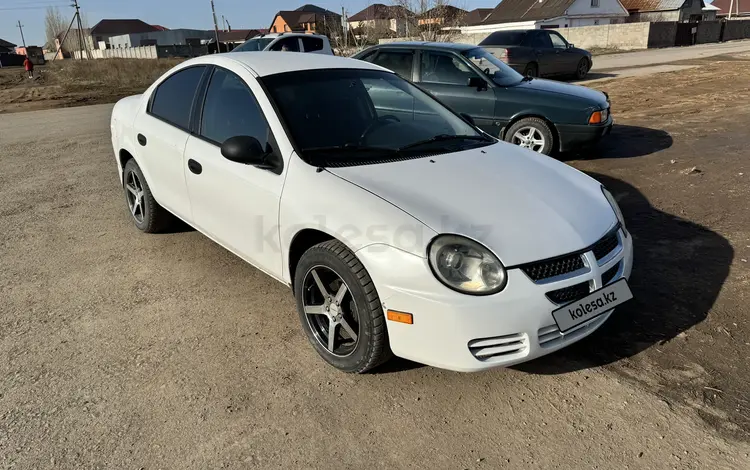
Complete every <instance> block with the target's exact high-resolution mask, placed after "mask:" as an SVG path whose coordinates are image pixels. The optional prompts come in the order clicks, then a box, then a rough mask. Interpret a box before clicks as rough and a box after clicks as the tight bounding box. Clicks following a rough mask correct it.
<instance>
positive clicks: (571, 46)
mask: <svg viewBox="0 0 750 470" xmlns="http://www.w3.org/2000/svg"><path fill="white" fill-rule="evenodd" d="M574 47H576V45H575V44H573V43H572V42H569V43H568V49H573V48H574Z"/></svg>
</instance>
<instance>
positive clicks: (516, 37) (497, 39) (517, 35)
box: [479, 31, 526, 46]
mask: <svg viewBox="0 0 750 470" xmlns="http://www.w3.org/2000/svg"><path fill="white" fill-rule="evenodd" d="M525 37H526V31H497V32H494V33H492V34H490V35H489V36H487V37H486V38H485V40H484V41H482V42H480V43H479V45H480V46H519V45H521V43H522V42H523V39H524V38H525Z"/></svg>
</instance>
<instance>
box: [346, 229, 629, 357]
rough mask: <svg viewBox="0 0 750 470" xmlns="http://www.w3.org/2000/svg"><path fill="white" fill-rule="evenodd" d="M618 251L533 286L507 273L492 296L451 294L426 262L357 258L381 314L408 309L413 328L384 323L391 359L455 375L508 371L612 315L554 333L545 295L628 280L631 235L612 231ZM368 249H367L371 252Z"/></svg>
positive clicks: (407, 257)
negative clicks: (610, 273) (374, 290)
mask: <svg viewBox="0 0 750 470" xmlns="http://www.w3.org/2000/svg"><path fill="white" fill-rule="evenodd" d="M618 240H619V242H618V246H617V248H615V249H614V250H613V251H612V252H611V253H610V254H609V255H607V256H606V257H604V258H602V259H601V260H600V261H597V260H596V258H595V257H594V255H593V254H592V252H588V253H586V254H585V255H584V259H585V260H586V261H585V263H586V268H587V269H586V272H584V273H581V271H577V272H576V273H572V274H571V276H568V277H566V276H558V277H556V278H552V279H550V280H544V281H538V282H534V281H532V280H531V279H530V278H529V277H528V276H527V275H526V274H524V272H523V271H522V270H521V269H509V270H508V285H507V287H506V288H505V289H504V290H503V291H502V292H500V293H498V294H495V295H491V296H471V295H465V294H460V293H457V292H454V291H452V290H450V289H448V288H447V287H445V286H443V285H442V284H440V283H439V282H438V281H437V280H436V279H435V278H434V276H433V275H432V274H431V273H430V268H429V266H428V265H427V260H426V259H424V258H420V257H417V256H414V255H411V254H407V253H404V252H402V251H399V250H397V249H395V248H390V247H384V246H382V245H380V246H378V249H377V250H370V249H368V248H364V249H362V250H360V251H358V252H357V256H358V257H359V258H360V260H361V261H362V262H363V264H364V265H365V267H366V268H367V270H368V272H369V273H370V276H371V277H372V279H373V281H374V283H375V286H376V287H377V290H378V294H379V295H380V299H381V301H382V302H383V308H384V309H386V310H387V309H391V310H398V311H401V312H408V313H411V314H412V315H413V324H411V325H409V324H404V323H396V322H392V321H387V322H386V323H387V328H388V336H389V340H390V346H391V349H392V351H393V353H394V354H395V355H396V356H399V357H403V358H405V359H409V360H412V361H415V362H419V363H423V364H427V365H431V366H435V367H439V368H443V369H449V370H455V371H461V372H473V371H480V370H485V369H490V368H493V367H507V366H511V365H514V364H518V363H521V362H526V361H529V360H531V359H534V358H537V357H540V356H543V355H545V354H549V353H551V352H553V351H557V350H558V349H561V348H564V347H565V346H568V345H570V344H572V343H574V342H576V341H578V340H580V339H582V338H584V337H586V336H588V335H589V334H591V333H592V332H594V331H595V330H596V329H597V328H598V327H599V326H601V325H602V324H603V323H604V322H605V321H606V320H607V318H609V316H610V315H611V313H612V311H609V312H607V313H605V314H603V315H600V316H598V317H596V318H593V319H591V320H589V321H588V322H586V323H583V324H581V325H578V326H577V327H576V328H575V329H573V330H571V331H568V332H566V333H565V334H564V335H563V334H562V333H560V331H559V329H558V328H557V326H556V324H555V321H554V319H553V318H552V311H553V310H555V309H556V308H559V305H556V304H554V303H552V301H550V300H549V299H548V298H547V297H546V295H545V294H546V293H548V292H550V291H553V290H557V289H561V288H564V287H569V286H574V285H576V284H580V283H583V282H588V283H589V286H590V289H591V290H595V289H598V288H600V287H602V274H603V273H605V272H606V271H608V270H609V269H611V268H613V267H615V266H618V270H617V274H616V275H615V276H614V278H612V280H611V281H610V283H611V282H614V281H616V280H617V279H621V278H623V277H625V278H629V277H630V273H631V270H632V266H633V245H632V237H631V236H630V235H627V236H626V235H625V232H624V231H623V230H619V232H618ZM371 248H372V247H371Z"/></svg>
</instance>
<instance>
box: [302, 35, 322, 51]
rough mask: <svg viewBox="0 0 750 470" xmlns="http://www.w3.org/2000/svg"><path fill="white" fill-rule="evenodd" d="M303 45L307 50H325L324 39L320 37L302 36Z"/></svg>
mask: <svg viewBox="0 0 750 470" xmlns="http://www.w3.org/2000/svg"><path fill="white" fill-rule="evenodd" d="M302 47H304V48H305V52H315V51H322V50H323V40H322V39H320V38H302Z"/></svg>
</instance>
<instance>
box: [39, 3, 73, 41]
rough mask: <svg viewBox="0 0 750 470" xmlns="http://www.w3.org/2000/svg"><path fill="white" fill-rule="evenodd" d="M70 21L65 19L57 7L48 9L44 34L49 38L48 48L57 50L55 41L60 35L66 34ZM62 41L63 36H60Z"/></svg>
mask: <svg viewBox="0 0 750 470" xmlns="http://www.w3.org/2000/svg"><path fill="white" fill-rule="evenodd" d="M69 23H70V19H67V20H66V19H65V18H64V17H63V15H62V13H60V9H59V8H57V7H48V8H47V13H46V15H45V16H44V33H45V35H46V38H47V44H46V45H47V48H48V49H55V47H56V46H55V39H57V38H58V35H61V34H65V31H66V30H67V29H68V24H69ZM60 39H62V36H60Z"/></svg>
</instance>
